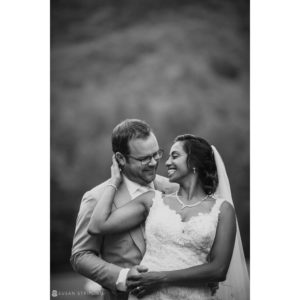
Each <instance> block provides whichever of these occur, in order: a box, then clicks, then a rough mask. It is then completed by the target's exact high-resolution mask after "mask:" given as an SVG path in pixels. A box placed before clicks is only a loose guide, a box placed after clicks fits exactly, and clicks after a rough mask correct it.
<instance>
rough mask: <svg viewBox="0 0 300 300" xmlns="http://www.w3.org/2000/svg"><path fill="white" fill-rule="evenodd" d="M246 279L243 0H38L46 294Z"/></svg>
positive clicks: (191, 289)
mask: <svg viewBox="0 0 300 300" xmlns="http://www.w3.org/2000/svg"><path fill="white" fill-rule="evenodd" d="M249 285H250V2H249V0H230V1H216V0H210V1H206V0H205V1H198V0H197V1H196V0H187V1H179V0H166V1H158V0H126V1H125V0H118V1H116V0H86V1H80V0H51V1H50V295H49V296H50V298H51V299H56V298H57V299H65V300H75V299H82V300H87V299H99V300H108V299H110V300H117V299H121V300H123V299H124V300H125V299H126V300H127V299H129V300H134V299H145V300H154V299H157V300H182V299H189V300H193V299H194V300H196V299H199V300H247V299H250V288H249Z"/></svg>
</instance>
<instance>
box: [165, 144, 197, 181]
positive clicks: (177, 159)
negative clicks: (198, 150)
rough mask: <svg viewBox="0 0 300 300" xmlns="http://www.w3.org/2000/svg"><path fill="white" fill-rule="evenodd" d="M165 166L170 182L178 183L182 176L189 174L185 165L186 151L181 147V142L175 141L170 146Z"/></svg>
mask: <svg viewBox="0 0 300 300" xmlns="http://www.w3.org/2000/svg"><path fill="white" fill-rule="evenodd" d="M166 167H167V168H168V177H169V180H170V182H177V183H179V182H180V181H182V179H183V178H186V176H187V175H190V174H191V171H190V170H189V169H188V167H187V153H186V152H185V151H184V149H183V143H182V142H175V143H174V144H173V146H172V147H171V150H170V155H169V158H168V160H167V161H166Z"/></svg>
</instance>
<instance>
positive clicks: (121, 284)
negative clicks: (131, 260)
mask: <svg viewBox="0 0 300 300" xmlns="http://www.w3.org/2000/svg"><path fill="white" fill-rule="evenodd" d="M129 270H130V269H129V268H126V269H122V270H121V271H120V273H119V277H118V280H117V282H116V287H117V290H118V291H122V292H125V291H126V290H127V286H126V279H127V274H128V272H129Z"/></svg>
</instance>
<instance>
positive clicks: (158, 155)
mask: <svg viewBox="0 0 300 300" xmlns="http://www.w3.org/2000/svg"><path fill="white" fill-rule="evenodd" d="M163 155H164V150H163V149H159V150H158V151H157V152H155V153H153V154H152V155H148V156H144V157H134V156H132V155H129V154H128V155H126V156H128V157H131V158H133V159H135V160H138V161H140V162H141V164H142V165H143V166H145V165H148V164H149V163H150V162H151V160H152V158H154V159H155V160H156V161H158V160H160V159H161V158H162V157H163Z"/></svg>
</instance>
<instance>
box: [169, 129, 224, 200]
mask: <svg viewBox="0 0 300 300" xmlns="http://www.w3.org/2000/svg"><path fill="white" fill-rule="evenodd" d="M174 142H183V149H184V151H185V152H186V153H187V166H188V168H189V169H190V170H191V171H193V168H195V171H196V172H198V175H199V179H200V182H201V184H202V188H203V190H204V192H205V193H206V194H208V195H211V194H213V193H215V191H216V189H217V186H218V183H219V180H218V172H217V166H216V162H215V157H214V153H213V149H212V147H211V145H210V144H209V143H208V142H207V141H206V140H205V139H203V138H200V137H197V136H194V135H192V134H183V135H179V136H177V137H176V138H175V140H174Z"/></svg>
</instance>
